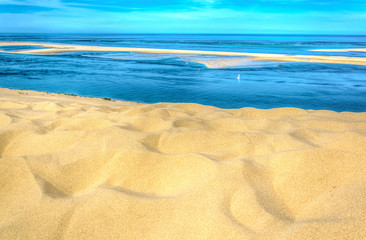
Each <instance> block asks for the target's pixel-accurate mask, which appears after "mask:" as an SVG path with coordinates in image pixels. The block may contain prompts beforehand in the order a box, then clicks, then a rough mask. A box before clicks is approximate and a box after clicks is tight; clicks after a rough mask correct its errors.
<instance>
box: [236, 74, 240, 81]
mask: <svg viewBox="0 0 366 240" xmlns="http://www.w3.org/2000/svg"><path fill="white" fill-rule="evenodd" d="M237 79H238V82H240V73H239V74H238V77H237Z"/></svg>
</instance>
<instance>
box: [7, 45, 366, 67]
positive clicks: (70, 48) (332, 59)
mask: <svg viewBox="0 0 366 240" xmlns="http://www.w3.org/2000/svg"><path fill="white" fill-rule="evenodd" d="M0 46H40V47H46V48H44V49H29V50H19V51H4V50H0V52H5V53H20V54H38V55H49V54H58V53H65V52H78V51H95V52H138V53H154V54H182V55H187V54H188V55H212V56H235V57H245V58H242V59H238V58H235V59H231V60H227V59H222V60H220V59H217V60H215V61H204V60H196V61H195V62H198V63H202V64H205V65H206V66H207V67H209V68H210V67H212V68H220V67H228V66H237V65H243V64H247V63H248V60H250V61H274V62H276V61H279V62H314V63H338V64H354V65H366V58H361V57H343V56H317V55H288V54H268V53H245V52H221V51H198V50H177V49H155V48H129V47H101V46H87V45H69V44H54V43H34V42H0ZM248 57H249V58H248ZM192 61H193V60H192Z"/></svg>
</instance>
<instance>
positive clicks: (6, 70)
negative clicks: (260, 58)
mask: <svg viewBox="0 0 366 240" xmlns="http://www.w3.org/2000/svg"><path fill="white" fill-rule="evenodd" d="M0 41H33V42H51V43H63V44H79V45H91V46H113V47H148V48H164V49H190V50H209V51H232V52H255V53H281V54H299V55H333V56H351V57H366V53H365V52H345V53H331V52H311V51H309V50H313V49H333V48H335V49H337V48H366V36H304V35H278V36H276V35H151V34H150V35H144V34H137V35H136V34H135V35H129V34H124V35H123V34H122V35H117V34H105V35H103V34H101V35H95V34H93V35H92V34H89V35H87V34H83V35H74V34H46V35H45V34H26V35H24V34H23V35H21V34H0ZM34 48H37V46H34ZM0 49H4V50H21V49H24V46H22V47H0ZM192 57H194V58H202V56H181V55H174V54H161V55H159V54H142V53H123V52H120V53H119V52H114V53H111V52H74V53H63V54H59V55H47V56H40V55H23V54H11V53H0V87H7V88H17V89H29V90H37V91H48V92H60V93H69V94H71V93H73V94H78V95H82V96H94V97H109V98H112V99H118V100H127V101H137V102H145V103H156V102H193V103H200V104H205V105H212V106H217V107H222V108H242V107H256V108H265V109H267V108H276V107H299V108H304V109H328V110H334V111H353V112H365V111H366V66H357V65H344V64H323V63H283V62H281V63H280V62H268V63H256V64H252V65H245V66H235V67H227V68H223V69H209V68H207V67H205V66H204V65H202V64H199V63H194V62H190V61H189V58H192ZM187 59H188V60H187ZM238 74H240V77H241V78H240V81H238V80H237V76H238Z"/></svg>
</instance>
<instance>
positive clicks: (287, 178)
mask: <svg viewBox="0 0 366 240" xmlns="http://www.w3.org/2000/svg"><path fill="white" fill-rule="evenodd" d="M365 226H366V113H347V112H344V113H336V112H332V111H312V110H302V109H296V108H279V109H270V110H260V109H255V108H243V109H234V110H225V109H220V108H215V107H210V106H203V105H199V104H189V103H181V104H174V103H159V104H139V103H130V102H120V101H116V102H112V101H105V100H102V99H95V98H82V97H72V96H65V95H58V94H47V93H39V92H33V91H20V90H9V89H0V239H12V240H13V239H37V240H42V239H52V240H53V239H64V240H66V239H67V240H68V239H77V240H80V239H151V240H157V239H159V240H164V239H166V240H168V239H169V240H171V239H187V240H191V239H207V240H208V239H209V240H216V239H223V240H228V239H238V240H239V239H240V240H245V239H253V240H272V239H275V240H282V239H283V240H284V239H289V240H290V239H291V240H293V239H296V240H301V239H306V240H309V239H327V240H332V239H342V240H344V239H352V240H356V239H365V238H366V227H365Z"/></svg>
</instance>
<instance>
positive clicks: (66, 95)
mask: <svg viewBox="0 0 366 240" xmlns="http://www.w3.org/2000/svg"><path fill="white" fill-rule="evenodd" d="M7 90H9V91H16V92H17V93H18V94H29V93H33V94H35V95H36V96H39V95H42V96H50V97H57V96H60V97H62V96H63V97H68V98H69V97H70V98H74V99H76V100H78V99H80V100H85V101H82V102H87V100H93V99H95V100H98V101H99V100H103V101H104V102H105V103H112V102H114V103H116V104H118V103H120V104H131V105H132V104H144V105H154V104H162V105H163V104H168V105H169V104H172V105H177V104H178V105H179V104H193V105H194V104H196V105H198V106H205V107H212V108H217V109H222V110H229V111H230V110H241V109H256V110H259V111H260V110H263V111H266V110H276V109H301V110H304V111H329V112H334V113H339V114H342V113H361V114H362V113H366V111H362V112H352V111H339V112H338V111H335V110H330V109H305V108H299V107H273V108H257V107H240V108H222V107H217V106H213V105H206V104H201V103H194V102H156V103H146V102H138V101H137V102H135V101H125V100H119V99H111V98H109V97H93V96H82V95H77V94H74V93H60V92H43V91H37V90H27V89H17V88H5V87H0V93H4V91H5V92H6V91H7ZM21 91H23V92H25V93H19V92H21Z"/></svg>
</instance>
